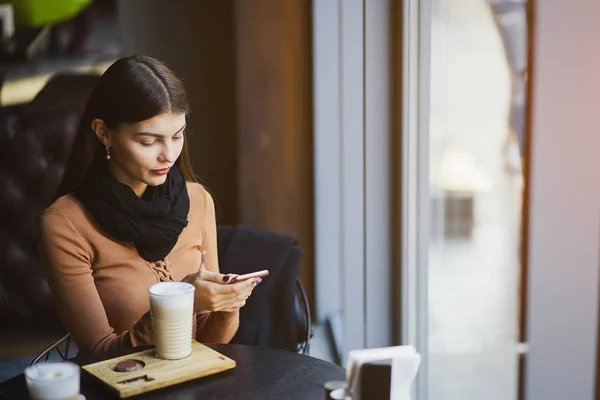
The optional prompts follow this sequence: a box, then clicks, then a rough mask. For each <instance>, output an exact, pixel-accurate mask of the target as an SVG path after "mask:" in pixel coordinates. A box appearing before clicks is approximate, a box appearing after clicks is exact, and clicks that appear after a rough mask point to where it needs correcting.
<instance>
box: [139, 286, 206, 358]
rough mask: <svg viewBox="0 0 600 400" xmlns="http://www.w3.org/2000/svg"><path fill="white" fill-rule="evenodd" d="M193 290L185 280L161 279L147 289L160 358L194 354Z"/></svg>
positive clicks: (157, 353)
mask: <svg viewBox="0 0 600 400" xmlns="http://www.w3.org/2000/svg"><path fill="white" fill-rule="evenodd" d="M194 290H195V288H194V285H192V284H189V283H185V282H160V283H157V284H155V285H152V286H151V287H150V289H149V290H148V291H149V293H150V313H151V315H152V328H153V329H154V342H155V347H156V356H157V357H159V358H164V359H167V360H178V359H181V358H185V357H188V356H189V355H190V354H192V322H193V316H194Z"/></svg>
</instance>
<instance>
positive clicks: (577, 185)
mask: <svg viewBox="0 0 600 400" xmlns="http://www.w3.org/2000/svg"><path fill="white" fill-rule="evenodd" d="M535 4H536V7H535V8H536V15H535V24H534V29H535V31H534V64H533V71H532V75H533V84H534V87H533V116H532V122H533V132H532V140H533V144H532V154H531V162H532V165H531V197H530V199H531V202H530V215H529V223H530V229H529V243H530V246H529V282H530V286H529V298H528V300H529V302H528V323H527V333H528V342H529V345H530V352H529V354H528V356H527V365H526V388H525V393H526V397H525V398H526V399H527V400H537V399H540V400H542V399H544V400H551V399H561V400H562V399H577V400H585V399H592V398H593V395H594V382H595V374H596V371H595V364H596V344H597V343H596V342H597V336H598V334H597V332H598V331H597V322H598V321H597V319H598V318H597V316H598V278H599V276H598V267H599V245H600V128H599V124H598V116H599V115H600V46H598V44H597V43H596V42H597V40H598V39H599V38H600V24H599V23H598V17H599V16H600V1H598V0H577V1H575V0H569V1H565V0H537V1H536V2H535Z"/></svg>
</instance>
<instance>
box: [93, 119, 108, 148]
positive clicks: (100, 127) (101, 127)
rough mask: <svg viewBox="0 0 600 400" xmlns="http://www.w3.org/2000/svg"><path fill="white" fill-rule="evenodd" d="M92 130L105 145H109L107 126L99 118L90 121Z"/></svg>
mask: <svg viewBox="0 0 600 400" xmlns="http://www.w3.org/2000/svg"><path fill="white" fill-rule="evenodd" d="M92 131H94V133H95V134H96V137H97V138H98V140H99V141H101V142H102V144H103V145H104V146H105V147H110V132H109V130H108V127H107V126H106V124H105V123H104V121H102V120H101V119H98V118H96V119H95V120H93V121H92Z"/></svg>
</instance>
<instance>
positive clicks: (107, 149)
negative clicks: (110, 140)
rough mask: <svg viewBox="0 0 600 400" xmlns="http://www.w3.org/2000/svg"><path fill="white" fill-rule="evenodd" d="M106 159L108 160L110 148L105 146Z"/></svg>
mask: <svg viewBox="0 0 600 400" xmlns="http://www.w3.org/2000/svg"><path fill="white" fill-rule="evenodd" d="M106 159H107V160H110V146H106Z"/></svg>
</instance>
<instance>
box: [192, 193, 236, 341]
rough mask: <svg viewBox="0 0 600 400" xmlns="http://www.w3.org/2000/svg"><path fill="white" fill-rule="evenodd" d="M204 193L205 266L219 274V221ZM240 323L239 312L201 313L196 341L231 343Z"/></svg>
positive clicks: (211, 199)
mask: <svg viewBox="0 0 600 400" xmlns="http://www.w3.org/2000/svg"><path fill="white" fill-rule="evenodd" d="M203 191H204V198H205V203H204V224H205V225H204V226H205V228H204V240H203V241H202V247H201V250H206V259H205V260H204V265H205V266H206V269H207V270H209V271H212V272H217V273H218V272H219V259H218V253H217V252H218V251H217V221H216V217H215V204H214V201H213V198H212V196H211V195H210V193H208V192H207V191H206V190H203ZM239 323H240V313H239V311H234V312H223V311H216V312H206V311H205V312H200V313H198V315H197V330H196V340H198V341H199V342H204V343H229V341H230V340H231V339H232V338H233V335H235V333H236V332H237V329H238V326H239Z"/></svg>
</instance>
